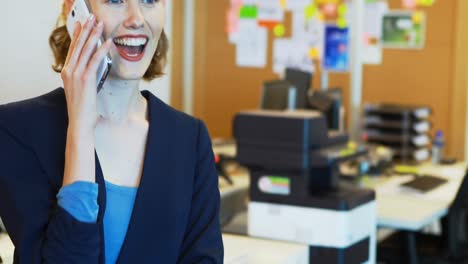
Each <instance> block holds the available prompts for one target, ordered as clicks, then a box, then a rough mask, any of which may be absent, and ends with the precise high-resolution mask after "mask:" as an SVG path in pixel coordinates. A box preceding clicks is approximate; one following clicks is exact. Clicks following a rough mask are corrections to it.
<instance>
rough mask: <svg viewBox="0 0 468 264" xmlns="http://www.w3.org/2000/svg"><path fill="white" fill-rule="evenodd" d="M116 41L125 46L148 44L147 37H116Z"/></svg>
mask: <svg viewBox="0 0 468 264" xmlns="http://www.w3.org/2000/svg"><path fill="white" fill-rule="evenodd" d="M114 42H115V43H117V44H119V45H125V46H141V45H145V44H146V38H116V39H114Z"/></svg>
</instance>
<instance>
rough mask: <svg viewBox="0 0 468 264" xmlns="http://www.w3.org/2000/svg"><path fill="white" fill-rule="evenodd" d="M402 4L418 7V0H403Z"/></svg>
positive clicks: (408, 6)
mask: <svg viewBox="0 0 468 264" xmlns="http://www.w3.org/2000/svg"><path fill="white" fill-rule="evenodd" d="M402 4H403V8H407V9H415V8H416V0H403V2H402Z"/></svg>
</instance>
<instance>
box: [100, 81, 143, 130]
mask: <svg viewBox="0 0 468 264" xmlns="http://www.w3.org/2000/svg"><path fill="white" fill-rule="evenodd" d="M139 86H140V80H119V79H114V78H113V77H111V76H109V77H108V78H107V80H106V82H105V83H104V86H103V88H102V90H101V91H100V92H99V93H98V95H97V98H96V100H97V112H98V115H99V117H100V118H101V119H104V120H106V121H110V122H117V123H121V122H127V121H129V120H130V119H140V118H142V117H143V118H146V109H147V102H146V99H145V97H143V95H142V94H141V93H140V88H139Z"/></svg>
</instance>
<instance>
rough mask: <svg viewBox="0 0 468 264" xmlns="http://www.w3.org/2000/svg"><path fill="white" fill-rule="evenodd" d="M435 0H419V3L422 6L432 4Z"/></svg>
mask: <svg viewBox="0 0 468 264" xmlns="http://www.w3.org/2000/svg"><path fill="white" fill-rule="evenodd" d="M434 2H435V0H419V1H418V5H420V6H426V7H428V6H432V5H433V4H434Z"/></svg>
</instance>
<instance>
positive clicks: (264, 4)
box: [255, 0, 281, 9]
mask: <svg viewBox="0 0 468 264" xmlns="http://www.w3.org/2000/svg"><path fill="white" fill-rule="evenodd" d="M255 2H256V4H257V7H258V8H279V9H281V4H280V1H279V0H256V1H255Z"/></svg>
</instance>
